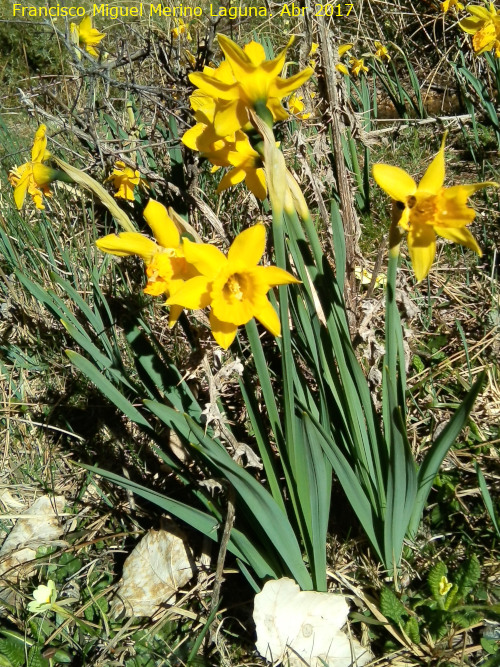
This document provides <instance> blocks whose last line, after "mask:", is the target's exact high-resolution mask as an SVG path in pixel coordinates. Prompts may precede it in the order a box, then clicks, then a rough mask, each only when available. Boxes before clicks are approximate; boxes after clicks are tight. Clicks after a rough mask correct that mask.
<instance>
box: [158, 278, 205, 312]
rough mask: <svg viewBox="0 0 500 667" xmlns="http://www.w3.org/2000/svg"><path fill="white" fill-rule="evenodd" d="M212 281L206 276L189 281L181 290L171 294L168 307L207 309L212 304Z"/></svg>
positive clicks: (167, 302)
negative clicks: (210, 288)
mask: <svg viewBox="0 0 500 667" xmlns="http://www.w3.org/2000/svg"><path fill="white" fill-rule="evenodd" d="M209 287H210V281H209V279H208V278H206V277H205V276H196V277H195V278H191V279H190V280H187V281H186V282H185V284H184V287H182V288H181V289H180V290H177V291H176V292H175V293H174V294H171V295H170V297H169V298H168V299H167V301H166V305H167V306H182V307H183V308H189V309H190V310H200V309H201V308H206V307H207V306H208V305H209V303H210V290H209Z"/></svg>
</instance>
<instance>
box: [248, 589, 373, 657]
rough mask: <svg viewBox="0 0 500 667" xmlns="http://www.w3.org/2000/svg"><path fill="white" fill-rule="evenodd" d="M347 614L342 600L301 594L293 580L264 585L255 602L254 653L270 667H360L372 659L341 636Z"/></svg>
mask: <svg viewBox="0 0 500 667" xmlns="http://www.w3.org/2000/svg"><path fill="white" fill-rule="evenodd" d="M348 613H349V607H348V605H347V602H346V599H345V598H344V597H343V596H342V595H333V594H330V593H316V592H313V591H301V590H300V588H299V586H298V585H297V584H296V583H295V581H293V580H292V579H286V578H285V579H279V580H273V581H268V582H267V583H266V584H265V585H264V588H263V589H262V591H261V592H260V593H259V594H258V595H256V596H255V607H254V614H253V618H254V621H255V625H256V628H257V643H256V647H257V651H258V652H259V654H260V655H261V656H262V657H264V658H266V659H267V660H269V662H272V663H273V664H274V665H277V664H279V663H281V662H283V661H284V660H285V661H286V663H285V664H287V665H289V666H290V667H304V665H310V667H323V666H324V665H328V666H329V667H350V665H359V666H360V667H361V666H362V665H365V664H366V663H367V662H368V661H369V660H371V659H372V655H371V653H370V652H369V651H368V650H367V649H365V648H364V647H362V646H361V644H360V643H359V642H358V641H357V640H356V639H354V638H350V637H348V636H347V635H346V634H345V633H344V632H342V630H341V628H342V627H343V626H344V625H345V623H346V621H347V615H348Z"/></svg>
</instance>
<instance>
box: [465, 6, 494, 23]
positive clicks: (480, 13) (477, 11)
mask: <svg viewBox="0 0 500 667" xmlns="http://www.w3.org/2000/svg"><path fill="white" fill-rule="evenodd" d="M467 11H468V12H469V14H472V15H473V16H477V18H479V19H481V20H483V21H487V20H490V19H491V18H492V17H491V12H489V11H488V10H487V9H486V7H480V6H478V5H467Z"/></svg>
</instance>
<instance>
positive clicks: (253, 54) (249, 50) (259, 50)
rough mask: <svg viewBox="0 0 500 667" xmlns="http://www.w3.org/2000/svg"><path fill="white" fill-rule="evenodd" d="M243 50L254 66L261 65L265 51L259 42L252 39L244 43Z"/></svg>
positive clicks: (264, 57)
mask: <svg viewBox="0 0 500 667" xmlns="http://www.w3.org/2000/svg"><path fill="white" fill-rule="evenodd" d="M221 36H222V35H221ZM243 50H244V52H245V55H246V56H247V57H248V58H249V59H250V61H251V63H252V65H253V66H254V67H258V66H259V65H261V64H262V63H263V62H264V61H265V59H266V52H265V51H264V47H263V46H262V44H259V42H255V41H253V40H252V41H251V42H249V43H248V44H246V45H245V48H244V49H243ZM280 71H281V70H280Z"/></svg>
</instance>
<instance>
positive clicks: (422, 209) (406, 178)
mask: <svg viewBox="0 0 500 667" xmlns="http://www.w3.org/2000/svg"><path fill="white" fill-rule="evenodd" d="M445 139H446V134H445V136H444V137H443V141H442V144H441V149H440V151H439V153H438V154H437V155H436V157H435V158H434V159H433V161H432V162H431V164H430V165H429V167H428V169H427V171H426V172H425V174H424V176H423V178H422V180H421V181H420V183H419V185H418V186H417V184H416V183H415V181H414V180H413V178H412V177H411V176H410V175H409V174H407V173H406V171H403V169H400V168H399V167H393V166H390V165H387V164H375V165H373V177H374V178H375V181H376V182H377V184H378V185H379V186H380V187H381V188H382V190H384V191H385V192H386V193H387V194H388V195H389V197H391V198H392V199H393V200H394V201H395V202H396V205H397V206H398V208H399V209H400V210H401V218H400V220H399V225H400V226H401V227H402V228H403V229H405V230H406V231H407V232H408V250H409V252H410V258H411V263H412V266H413V270H414V272H415V277H416V279H417V280H418V281H419V282H420V281H421V280H423V279H424V278H425V277H426V276H427V274H428V273H429V270H430V268H431V266H432V262H433V261H434V257H435V254H436V234H437V235H439V236H441V237H443V238H445V239H448V240H449V241H453V242H454V243H459V244H460V245H463V246H466V247H467V248H470V249H471V250H474V251H475V252H477V254H478V255H479V256H481V254H482V253H481V249H480V248H479V246H478V244H477V242H476V239H475V238H474V237H473V236H472V234H471V233H470V232H469V230H468V229H466V225H469V224H470V223H471V222H472V221H473V220H474V218H475V215H476V213H475V211H474V210H473V209H471V208H469V207H468V206H467V200H468V198H469V197H470V196H471V195H472V194H474V192H477V191H478V190H481V189H483V188H486V187H488V186H489V185H491V186H494V187H499V186H498V184H497V183H492V182H487V183H469V184H466V185H454V186H452V187H450V188H445V187H443V183H444V177H445V162H444V144H445Z"/></svg>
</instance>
